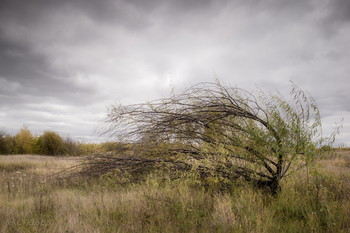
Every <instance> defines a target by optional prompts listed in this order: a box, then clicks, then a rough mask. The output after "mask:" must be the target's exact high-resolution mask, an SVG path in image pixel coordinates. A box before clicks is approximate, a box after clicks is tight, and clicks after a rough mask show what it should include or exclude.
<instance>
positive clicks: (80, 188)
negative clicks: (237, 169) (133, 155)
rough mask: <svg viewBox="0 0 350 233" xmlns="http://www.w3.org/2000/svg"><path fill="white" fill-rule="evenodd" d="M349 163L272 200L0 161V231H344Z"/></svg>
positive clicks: (250, 191)
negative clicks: (64, 175)
mask: <svg viewBox="0 0 350 233" xmlns="http://www.w3.org/2000/svg"><path fill="white" fill-rule="evenodd" d="M349 161H350V152H348V151H345V152H344V151H342V152H340V153H338V155H337V156H333V157H330V158H327V159H324V160H322V161H320V162H318V163H317V164H316V165H315V166H312V167H309V168H308V169H309V171H308V172H305V170H304V171H300V172H299V173H298V174H295V175H294V176H291V177H287V178H286V179H285V180H284V181H283V183H282V191H281V193H280V194H279V195H278V196H277V197H273V196H270V195H269V194H266V193H264V192H262V191H261V190H257V189H254V188H252V187H251V186H249V185H240V186H237V187H233V188H232V189H230V190H227V191H224V192H223V191H216V190H215V189H205V188H203V187H201V186H200V185H198V184H197V183H195V182H194V181H193V180H191V179H190V178H183V179H179V180H176V181H170V180H166V179H165V180H164V179H163V177H162V176H161V175H159V174H156V173H153V174H150V175H149V176H148V177H147V178H146V180H145V181H143V182H141V183H137V184H122V185H121V184H115V183H113V182H110V180H106V179H104V178H101V179H98V180H93V181H89V182H83V183H70V182H52V180H50V179H49V178H48V177H49V176H48V175H49V174H52V173H55V172H58V171H60V170H62V169H66V168H69V167H71V166H74V165H76V164H77V163H79V161H77V160H75V159H73V158H61V157H45V156H26V155H21V156H0V232H4V233H5V232H6V233H11V232H13V233H15V232H60V233H61V232H76V233H80V232H84V233H85V232H101V233H102V232H259V233H260V232H350V221H349V219H350V171H349V169H350V166H349Z"/></svg>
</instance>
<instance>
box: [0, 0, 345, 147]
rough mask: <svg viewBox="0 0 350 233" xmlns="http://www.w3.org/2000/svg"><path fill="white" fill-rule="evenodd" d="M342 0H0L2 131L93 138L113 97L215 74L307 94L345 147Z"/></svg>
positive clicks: (140, 98)
mask: <svg viewBox="0 0 350 233" xmlns="http://www.w3.org/2000/svg"><path fill="white" fill-rule="evenodd" d="M349 74H350V1H349V0H293V1H291V0H285V1H283V0H260V1H259V0H231V1H229V0H95V1H93V0H71V1H69V0H59V1H57V0H25V1H23V0H22V1H21V0H0V129H2V130H5V131H7V132H9V133H12V134H14V133H16V132H17V131H18V130H19V128H21V127H22V126H23V125H26V126H28V127H29V129H31V130H32V131H33V132H34V133H36V134H40V133H42V132H43V131H44V130H54V131H56V132H59V133H60V134H61V135H62V136H70V137H72V138H74V139H82V138H84V140H86V141H91V140H92V141H94V140H99V139H98V133H96V130H97V129H98V126H99V123H100V122H103V120H104V117H105V116H106V113H107V107H109V106H110V105H111V104H130V103H138V102H145V101H150V100H153V99H155V98H160V97H166V96H168V94H169V93H170V90H171V88H172V87H175V90H179V91H180V90H182V89H183V88H184V87H188V86H190V85H193V84H196V83H198V82H201V81H214V80H215V79H216V78H217V79H219V80H221V81H222V82H223V83H225V84H227V85H232V86H238V87H242V88H246V89H248V90H250V89H256V88H261V89H264V90H269V91H280V92H282V94H288V90H289V89H288V88H289V87H290V82H289V81H290V80H291V81H293V82H294V83H296V84H297V85H299V86H300V87H301V88H302V89H303V90H305V91H307V92H308V93H309V94H310V95H312V96H313V97H314V98H315V99H316V101H317V103H318V104H319V108H320V111H321V113H322V116H323V122H324V132H325V133H327V132H330V131H331V129H332V128H334V126H335V122H338V123H339V122H340V120H341V119H342V118H344V121H343V129H342V133H341V134H340V135H339V136H338V140H337V142H338V144H342V143H345V144H346V145H347V146H350V133H349V132H350V95H349V90H350V77H349Z"/></svg>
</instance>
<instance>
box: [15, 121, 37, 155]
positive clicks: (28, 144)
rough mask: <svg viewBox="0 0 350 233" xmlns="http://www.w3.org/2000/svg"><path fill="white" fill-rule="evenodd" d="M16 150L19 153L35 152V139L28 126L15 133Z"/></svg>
mask: <svg viewBox="0 0 350 233" xmlns="http://www.w3.org/2000/svg"><path fill="white" fill-rule="evenodd" d="M14 140H15V144H16V146H15V152H16V153H19V154H33V152H34V144H35V140H34V137H33V135H32V133H31V131H30V130H29V129H28V128H27V127H23V128H21V129H20V131H19V132H18V133H17V134H16V135H15V137H14Z"/></svg>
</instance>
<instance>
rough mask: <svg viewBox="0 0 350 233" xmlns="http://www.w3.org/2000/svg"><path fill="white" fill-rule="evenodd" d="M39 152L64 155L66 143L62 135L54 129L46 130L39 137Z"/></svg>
mask: <svg viewBox="0 0 350 233" xmlns="http://www.w3.org/2000/svg"><path fill="white" fill-rule="evenodd" d="M38 147H39V153H40V154H44V155H62V154H64V153H65V145H64V142H63V139H62V138H61V136H60V135H59V134H58V133H56V132H54V131H49V130H48V131H45V132H44V133H43V134H42V135H41V136H40V137H39V138H38Z"/></svg>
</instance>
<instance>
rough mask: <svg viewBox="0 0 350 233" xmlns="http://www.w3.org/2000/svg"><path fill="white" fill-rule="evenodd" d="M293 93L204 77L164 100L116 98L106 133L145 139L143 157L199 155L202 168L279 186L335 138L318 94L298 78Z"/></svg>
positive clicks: (186, 158) (190, 157)
mask: <svg viewBox="0 0 350 233" xmlns="http://www.w3.org/2000/svg"><path fill="white" fill-rule="evenodd" d="M290 97H291V98H290V100H286V99H285V98H284V97H282V96H280V95H271V94H264V93H262V92H260V94H259V95H253V93H251V92H248V91H246V90H243V89H240V88H236V87H233V88H231V87H226V86H223V85H221V84H220V83H200V84H197V85H195V86H192V87H191V88H189V89H187V90H185V91H184V92H182V93H180V94H173V95H172V96H171V97H169V98H164V99H160V100H158V101H154V102H149V103H142V104H134V105H128V106H112V108H111V109H110V111H109V113H108V116H107V123H108V125H107V130H106V133H109V134H111V135H112V136H115V137H117V139H118V140H119V141H124V142H128V143H133V145H135V146H137V145H139V147H138V149H137V152H138V153H139V155H140V156H141V157H142V156H146V157H149V156H151V157H154V156H156V157H157V156H158V157H159V156H160V157H162V156H163V157H164V156H168V155H170V156H175V157H177V158H178V159H182V160H183V161H184V162H186V161H196V163H197V167H198V164H200V166H201V169H202V170H203V169H207V170H211V172H212V173H217V174H218V175H219V176H225V177H226V178H228V179H231V180H235V179H244V180H246V181H248V182H251V183H253V184H255V185H257V186H259V187H267V188H268V189H269V190H270V191H271V192H272V193H277V192H278V190H279V189H280V181H281V179H282V178H283V177H285V176H286V175H289V174H291V173H293V172H294V171H296V170H298V169H300V168H302V167H303V166H305V165H307V164H309V163H310V162H312V161H313V160H314V159H315V158H316V157H317V156H318V155H319V153H321V152H322V151H320V150H318V148H319V147H321V146H324V145H331V143H332V142H333V141H334V135H331V137H328V138H324V137H323V136H322V126H321V117H320V113H319V110H318V107H317V104H316V102H315V100H314V99H313V98H312V97H309V96H307V95H306V94H305V92H303V91H302V90H300V89H299V88H298V87H297V86H295V85H293V86H292V91H291V92H290ZM166 144H168V145H170V146H168V147H166V146H164V145H166ZM135 166H137V164H135ZM194 167H196V166H194Z"/></svg>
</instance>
